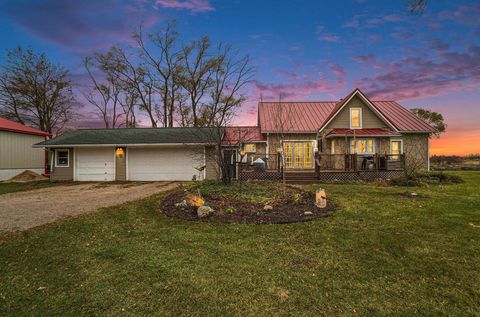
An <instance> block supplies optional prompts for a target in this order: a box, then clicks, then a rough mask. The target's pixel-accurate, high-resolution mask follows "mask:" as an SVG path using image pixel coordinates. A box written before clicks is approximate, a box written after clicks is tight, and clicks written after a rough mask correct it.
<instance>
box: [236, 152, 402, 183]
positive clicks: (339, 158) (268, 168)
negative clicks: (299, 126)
mask: <svg viewBox="0 0 480 317" xmlns="http://www.w3.org/2000/svg"><path fill="white" fill-rule="evenodd" d="M259 158H260V157H259ZM260 159H262V158H260ZM256 160H257V158H254V159H253V158H252V159H250V160H248V161H247V162H244V163H240V162H239V164H238V178H239V179H240V180H250V179H252V180H254V179H255V180H282V179H283V178H284V177H285V180H287V181H288V182H292V183H295V182H298V183H301V182H316V181H355V180H373V179H378V178H384V179H387V178H392V177H398V176H401V175H402V174H403V172H404V164H405V155H404V154H315V155H314V158H313V162H314V167H313V168H302V169H297V168H288V167H285V164H284V162H283V161H284V160H282V158H281V155H275V157H269V158H266V159H265V161H267V162H269V164H264V165H262V164H259V163H258V161H257V163H254V162H255V161H256ZM248 162H251V163H248Z"/></svg>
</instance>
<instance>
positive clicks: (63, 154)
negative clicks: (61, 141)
mask: <svg viewBox="0 0 480 317" xmlns="http://www.w3.org/2000/svg"><path fill="white" fill-rule="evenodd" d="M56 154H57V155H56V160H55V167H68V166H69V163H70V162H69V161H70V160H69V151H68V150H57V151H56Z"/></svg>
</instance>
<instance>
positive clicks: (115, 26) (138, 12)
mask: <svg viewBox="0 0 480 317" xmlns="http://www.w3.org/2000/svg"><path fill="white" fill-rule="evenodd" d="M0 12H2V13H3V14H4V15H6V16H8V17H9V18H10V19H12V21H13V23H15V24H16V25H18V26H19V27H21V28H22V29H24V30H26V31H27V32H29V33H31V34H33V35H34V36H36V37H39V38H42V39H44V40H46V41H48V42H50V43H54V44H57V45H61V46H63V47H65V48H67V49H69V50H71V51H90V50H93V49H99V48H105V47H108V46H110V45H112V44H113V43H116V42H119V41H128V40H130V36H131V33H132V31H133V29H132V28H134V27H135V26H137V25H139V24H140V23H141V22H143V23H144V25H145V27H149V26H151V25H153V24H154V23H155V22H156V21H157V19H158V16H157V14H155V13H154V12H152V10H147V9H146V8H145V4H144V3H134V4H131V3H126V2H122V1H117V0H105V1H96V0H85V1H73V0H66V1H55V0H44V1H40V0H36V1H33V2H31V3H30V4H29V8H28V10H25V5H22V4H21V3H19V2H17V1H13V0H11V1H6V2H3V3H2V4H0ZM0 14H1V13H0Z"/></svg>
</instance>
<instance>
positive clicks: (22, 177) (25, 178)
mask: <svg viewBox="0 0 480 317" xmlns="http://www.w3.org/2000/svg"><path fill="white" fill-rule="evenodd" d="M45 180H48V178H47V177H45V176H42V175H40V174H37V173H35V172H32V171H29V170H26V171H24V172H22V173H20V174H18V175H17V176H14V177H12V178H10V179H9V180H7V182H12V183H23V182H36V181H45Z"/></svg>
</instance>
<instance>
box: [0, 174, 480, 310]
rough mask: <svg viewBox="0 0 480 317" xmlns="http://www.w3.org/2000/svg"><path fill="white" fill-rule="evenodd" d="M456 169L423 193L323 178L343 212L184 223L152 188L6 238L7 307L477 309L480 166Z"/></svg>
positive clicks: (1, 287) (2, 260) (1, 304)
mask: <svg viewBox="0 0 480 317" xmlns="http://www.w3.org/2000/svg"><path fill="white" fill-rule="evenodd" d="M455 174H456V175H461V176H462V177H463V178H464V179H465V183H462V184H455V185H448V186H431V187H422V188H414V189H413V190H414V191H415V192H417V193H418V194H419V195H421V196H423V198H408V197H405V196H402V195H401V193H403V192H404V191H405V189H404V188H401V187H376V186H372V185H354V184H348V185H342V184H327V185H322V187H324V188H326V189H327V194H328V195H329V196H328V197H329V198H331V199H333V200H334V201H335V203H336V204H337V206H338V209H337V211H336V212H335V213H334V215H333V216H332V217H331V218H329V219H327V220H321V221H314V222H309V223H301V224H292V225H226V224H212V223H195V222H186V221H181V220H176V219H170V218H167V217H165V216H164V215H162V214H160V213H159V212H158V209H157V206H158V201H159V199H160V198H161V195H157V196H153V197H150V198H147V199H143V200H140V201H137V202H130V203H127V204H123V205H120V206H117V207H112V208H106V209H103V210H101V211H100V212H98V213H95V214H89V215H84V216H81V217H77V218H70V219H66V220H63V221H59V222H57V223H54V224H50V225H46V226H42V227H39V228H34V229H31V230H28V231H25V232H19V233H8V234H3V235H0V281H1V282H0V316H52V315H60V316H94V315H97V316H141V315H156V316H165V315H170V316H172V315H173V316H179V315H186V316H204V315H217V316H229V315H241V316H246V315H252V316H253V315H254V316H257V315H258V316H271V315H285V316H287V315H300V316H302V315H303V316H312V315H316V316H352V315H358V316H379V315H394V316H395V315H396V316H412V315H429V316H441V315H449V316H475V315H477V316H478V314H479V313H478V312H479V311H480V290H479V287H478V285H479V284H480V269H479V263H480V193H479V190H478V188H479V186H480V172H473V171H472V172H455ZM309 188H310V189H313V186H311V187H309ZM39 287H45V289H41V290H38V289H39Z"/></svg>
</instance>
